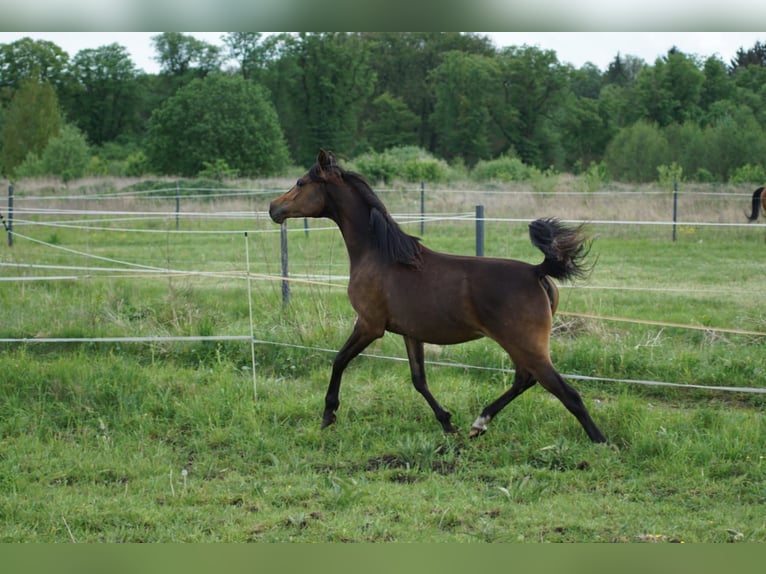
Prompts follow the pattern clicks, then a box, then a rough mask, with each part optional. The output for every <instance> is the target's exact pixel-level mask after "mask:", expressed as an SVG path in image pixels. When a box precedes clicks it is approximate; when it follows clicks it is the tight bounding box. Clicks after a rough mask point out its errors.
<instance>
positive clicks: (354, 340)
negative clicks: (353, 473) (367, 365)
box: [322, 320, 382, 428]
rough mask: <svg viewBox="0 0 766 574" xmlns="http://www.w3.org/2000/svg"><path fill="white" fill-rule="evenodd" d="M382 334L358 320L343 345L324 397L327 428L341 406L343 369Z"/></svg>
mask: <svg viewBox="0 0 766 574" xmlns="http://www.w3.org/2000/svg"><path fill="white" fill-rule="evenodd" d="M381 336H382V333H377V332H373V331H371V330H369V329H366V328H365V327H364V325H363V324H362V323H361V322H360V321H359V320H357V322H356V324H355V325H354V330H353V331H352V332H351V336H350V337H349V338H348V340H347V341H346V343H345V344H344V345H343V347H341V349H340V351H338V354H337V355H335V360H334V361H333V364H332V375H331V376H330V386H329V387H327V394H326V395H325V399H324V405H325V406H324V415H322V428H325V427H327V426H329V425H331V424H332V423H334V422H335V412H336V411H337V410H338V407H339V406H340V398H339V394H340V380H341V377H342V376H343V371H344V370H345V369H346V367H347V366H348V364H349V363H350V362H351V361H352V360H353V359H354V358H355V357H356V356H357V355H359V353H361V352H362V351H364V350H365V349H366V348H367V346H368V345H369V344H370V343H372V342H373V341H374V340H375V339H378V338H379V337H381Z"/></svg>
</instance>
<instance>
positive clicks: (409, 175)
mask: <svg viewBox="0 0 766 574" xmlns="http://www.w3.org/2000/svg"><path fill="white" fill-rule="evenodd" d="M351 167H352V168H353V169H354V170H355V171H358V172H359V173H361V174H362V175H364V176H365V177H366V178H367V179H369V180H370V181H383V182H384V183H386V184H390V183H391V182H392V181H394V180H395V179H401V180H404V181H408V182H420V181H428V182H441V181H446V180H448V179H449V177H450V173H451V170H450V167H449V165H448V164H447V163H446V162H445V161H444V160H441V159H437V158H435V157H434V156H432V155H431V154H430V153H428V152H427V151H425V150H423V149H422V148H419V147H415V146H401V147H395V148H391V149H387V150H386V151H384V152H381V153H375V152H369V153H365V154H362V155H360V156H358V157H357V158H356V159H354V161H353V162H351Z"/></svg>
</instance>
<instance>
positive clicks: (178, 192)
mask: <svg viewBox="0 0 766 574" xmlns="http://www.w3.org/2000/svg"><path fill="white" fill-rule="evenodd" d="M180 212H181V190H180V189H179V188H178V180H176V231H178V227H179V225H180V223H179V219H178V218H179V214H180Z"/></svg>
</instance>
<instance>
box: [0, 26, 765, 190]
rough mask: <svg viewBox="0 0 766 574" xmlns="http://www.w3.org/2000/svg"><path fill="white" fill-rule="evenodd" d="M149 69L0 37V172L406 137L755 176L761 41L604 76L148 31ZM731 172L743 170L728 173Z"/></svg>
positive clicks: (284, 157) (353, 43)
mask: <svg viewBox="0 0 766 574" xmlns="http://www.w3.org/2000/svg"><path fill="white" fill-rule="evenodd" d="M152 46H153V49H154V51H155V54H156V56H155V57H156V60H157V62H158V63H159V68H160V71H159V73H157V74H147V73H144V72H142V71H140V70H139V69H137V67H136V66H135V64H134V63H133V61H132V60H131V58H130V56H129V54H128V52H127V50H126V48H125V47H123V46H121V45H119V44H116V43H115V44H110V45H106V46H102V47H99V48H94V49H85V50H81V51H80V52H78V53H77V54H74V55H73V56H70V55H69V54H67V53H66V52H65V51H64V50H62V49H61V48H60V47H59V46H57V45H56V44H55V43H53V42H50V41H45V40H32V39H30V38H22V39H20V40H18V41H15V42H12V43H8V44H0V173H1V174H2V175H3V176H4V177H6V178H8V179H11V180H14V179H17V178H20V177H24V176H30V175H41V174H55V175H58V176H61V177H62V178H63V179H65V180H66V179H73V178H76V177H79V176H82V175H84V174H111V175H145V174H167V175H175V176H187V177H189V176H197V175H199V174H200V173H218V174H225V175H240V176H245V177H252V176H268V175H274V174H280V173H283V172H284V171H285V170H286V169H287V168H288V167H289V166H291V165H299V166H307V165H310V164H311V163H313V159H314V157H315V156H316V152H317V150H318V149H319V148H321V147H324V148H330V149H333V150H335V151H337V152H339V153H341V154H342V155H343V156H345V157H348V158H354V157H358V156H362V155H365V154H367V155H369V154H376V153H377V154H381V153H384V152H386V150H391V149H396V148H408V149H411V148H414V149H417V150H418V152H419V153H420V152H423V153H426V154H429V155H430V156H433V157H434V158H438V159H439V160H440V161H442V160H443V161H445V162H448V163H449V164H451V165H457V166H460V168H461V169H463V170H464V171H471V170H474V169H476V168H477V166H485V165H486V164H487V162H492V161H506V162H507V161H508V160H513V161H515V162H517V163H520V164H522V165H524V166H528V167H530V168H535V169H538V170H555V171H568V172H574V173H581V172H586V171H587V170H593V169H598V170H600V171H603V172H605V173H608V174H609V177H611V178H613V179H615V180H622V181H636V182H641V181H653V180H655V179H657V171H658V168H659V167H661V166H665V167H667V166H672V169H674V170H676V171H677V173H678V174H683V177H685V178H688V179H693V180H698V181H721V182H725V181H731V180H732V179H736V178H738V177H739V178H742V177H745V178H749V179H751V180H754V181H758V180H759V179H766V137H765V136H766V45H764V44H761V43H760V42H756V44H755V45H754V46H752V47H750V48H745V47H741V48H740V49H739V50H738V51H737V53H736V54H735V55H734V57H733V58H732V59H731V60H730V61H728V62H725V61H724V60H722V59H721V58H720V57H719V56H717V55H714V56H707V57H700V56H697V55H694V54H686V53H683V52H681V51H679V50H678V49H676V48H674V47H671V48H670V49H669V50H668V52H667V54H665V55H664V56H662V57H661V58H658V59H657V60H656V61H655V62H652V63H647V62H644V61H643V60H641V59H639V58H636V57H634V56H630V55H623V54H620V53H618V54H616V55H615V56H614V58H613V59H612V61H611V62H610V64H609V65H608V67H607V69H606V70H600V69H599V68H598V67H596V66H595V65H593V64H585V65H584V66H582V67H579V68H576V67H574V66H572V65H570V64H566V63H562V62H560V61H559V59H558V56H557V54H556V53H555V52H554V51H552V50H546V49H542V48H539V47H534V46H528V45H522V46H509V47H504V48H498V47H496V46H494V45H493V43H492V41H491V39H490V38H489V37H487V36H483V35H480V34H475V33H449V32H448V33H434V32H421V33H418V32H386V33H341V32H327V33H283V34H269V35H265V34H261V33H258V32H230V33H225V34H223V35H222V36H221V44H220V45H213V44H210V43H207V42H204V41H202V40H199V39H197V38H194V37H193V36H190V35H186V34H183V33H179V32H165V33H161V34H157V35H156V36H154V37H153V38H152ZM743 174H744V175H743Z"/></svg>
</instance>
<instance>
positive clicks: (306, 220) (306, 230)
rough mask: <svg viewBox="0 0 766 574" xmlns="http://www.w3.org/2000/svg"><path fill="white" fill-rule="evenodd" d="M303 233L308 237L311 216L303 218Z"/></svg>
mask: <svg viewBox="0 0 766 574" xmlns="http://www.w3.org/2000/svg"><path fill="white" fill-rule="evenodd" d="M303 233H305V234H306V237H308V236H309V218H308V217H304V218H303Z"/></svg>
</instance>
